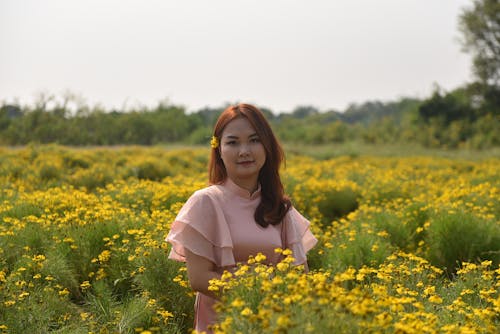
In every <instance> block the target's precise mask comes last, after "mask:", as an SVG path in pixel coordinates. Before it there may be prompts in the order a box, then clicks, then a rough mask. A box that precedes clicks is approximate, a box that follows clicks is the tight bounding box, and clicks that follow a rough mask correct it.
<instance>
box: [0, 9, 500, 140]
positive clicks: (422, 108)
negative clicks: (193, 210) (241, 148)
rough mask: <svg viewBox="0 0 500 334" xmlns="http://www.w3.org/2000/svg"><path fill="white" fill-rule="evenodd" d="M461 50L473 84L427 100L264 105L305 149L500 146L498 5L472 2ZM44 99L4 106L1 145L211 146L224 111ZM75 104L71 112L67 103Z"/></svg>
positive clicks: (285, 135)
mask: <svg viewBox="0 0 500 334" xmlns="http://www.w3.org/2000/svg"><path fill="white" fill-rule="evenodd" d="M459 29H460V31H461V33H462V45H463V47H464V49H465V50H466V51H467V52H469V53H470V54H471V55H472V68H473V73H474V76H475V77H474V81H473V82H471V83H467V84H464V85H463V86H461V87H458V88H456V89H454V90H452V91H448V92H445V91H443V90H442V89H440V88H439V87H436V88H435V90H434V92H433V93H432V95H431V96H430V97H428V98H425V99H416V98H411V97H406V98H401V99H399V100H397V101H390V102H381V101H368V102H365V103H362V104H352V105H350V106H349V107H348V108H347V109H346V110H344V111H343V112H339V111H336V110H318V109H317V108H315V107H314V106H298V107H296V108H295V109H294V110H293V111H292V112H290V113H280V114H275V113H274V112H273V111H272V110H269V109H267V108H264V107H262V108H261V109H262V110H263V111H264V113H265V114H266V116H267V117H268V119H269V120H270V122H271V124H272V126H273V127H274V129H275V130H276V132H277V134H278V136H279V138H280V139H281V140H282V141H284V142H289V143H303V144H327V143H342V142H348V141H363V142H366V143H373V144H378V143H395V142H398V143H419V144H421V145H423V146H425V147H447V148H458V147H469V148H488V147H494V146H500V130H499V129H500V38H499V36H500V3H499V2H498V0H473V1H472V5H471V6H470V7H468V8H465V9H464V10H463V11H462V13H461V14H460V17H459ZM72 99H74V97H71V96H66V97H65V98H64V99H63V101H62V102H57V101H56V100H55V99H54V98H53V97H47V96H41V98H40V99H39V101H38V102H37V103H35V106H31V107H30V106H24V107H21V106H19V105H10V104H6V103H4V104H3V105H0V144H2V145H25V144H28V143H58V144H62V145H128V144H136V145H155V144H162V143H186V144H207V143H208V141H209V138H210V137H211V129H212V127H213V124H214V122H215V120H216V118H217V116H218V115H219V113H220V112H221V111H222V110H223V109H224V107H225V106H221V107H220V108H204V109H201V110H198V111H196V112H192V113H187V112H186V110H185V109H184V108H183V107H181V106H176V105H173V104H170V103H167V102H160V103H159V104H158V106H156V107H154V108H146V107H142V108H136V109H135V110H130V111H127V112H124V111H117V110H111V111H110V110H104V109H103V108H99V107H94V108H89V107H88V106H86V105H84V104H82V103H77V102H78V101H75V100H73V101H72ZM71 102H73V104H75V105H77V108H76V110H72V109H70V108H69V107H68V105H69V104H70V103H71Z"/></svg>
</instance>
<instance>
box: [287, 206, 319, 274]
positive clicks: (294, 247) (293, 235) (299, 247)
mask: <svg viewBox="0 0 500 334" xmlns="http://www.w3.org/2000/svg"><path fill="white" fill-rule="evenodd" d="M284 223H285V245H286V248H288V249H290V250H291V251H292V252H293V255H292V256H293V257H294V258H295V261H294V264H296V265H299V264H304V263H305V262H306V261H307V255H306V254H307V252H308V251H309V250H310V249H311V248H313V247H314V246H315V245H316V243H317V242H318V240H317V239H316V238H315V237H314V235H313V234H312V233H311V231H310V229H309V225H310V224H311V223H310V222H309V221H308V220H307V219H306V218H305V217H304V216H302V215H301V214H300V213H299V212H298V211H297V210H296V209H295V208H294V207H292V208H291V209H290V210H289V211H288V213H287V214H286V216H285V220H284Z"/></svg>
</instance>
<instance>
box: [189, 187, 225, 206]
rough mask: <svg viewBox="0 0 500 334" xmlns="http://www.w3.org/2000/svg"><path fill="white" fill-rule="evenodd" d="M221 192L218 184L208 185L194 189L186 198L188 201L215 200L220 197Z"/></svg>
mask: <svg viewBox="0 0 500 334" xmlns="http://www.w3.org/2000/svg"><path fill="white" fill-rule="evenodd" d="M222 195H223V193H222V189H221V187H220V186H219V185H216V184H215V185H209V186H207V187H205V188H201V189H198V190H196V191H195V192H194V193H193V194H192V195H191V197H190V198H189V199H188V202H193V201H214V200H215V201H217V200H219V199H221V197H222Z"/></svg>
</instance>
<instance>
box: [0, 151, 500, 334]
mask: <svg viewBox="0 0 500 334" xmlns="http://www.w3.org/2000/svg"><path fill="white" fill-rule="evenodd" d="M208 150H209V149H208V148H203V149H199V148H197V149H194V148H191V149H188V148H186V149H184V148H178V149H168V150H167V149H163V148H159V147H153V148H141V147H122V148H93V149H71V148H66V147H60V146H51V145H50V146H29V147H25V148H19V149H11V148H0V184H1V187H0V333H47V332H54V333H187V332H190V327H191V325H192V319H193V303H194V297H193V296H194V295H193V293H192V291H191V290H190V288H189V287H188V285H187V281H186V273H185V269H184V266H183V265H182V264H179V263H177V262H174V261H170V260H168V259H167V254H168V251H169V245H168V244H166V243H165V242H164V238H165V236H166V235H167V233H168V231H169V225H170V222H172V220H173V219H174V217H175V216H176V214H177V212H178V210H179V209H180V207H181V206H182V204H183V203H184V201H185V200H186V199H187V198H188V197H189V196H190V195H191V194H192V193H193V192H194V191H195V190H197V189H199V188H201V187H203V186H205V185H206V165H207V159H208V152H209V151H208ZM499 166H500V158H482V159H476V160H474V161H472V160H464V159H452V158H436V157H426V156H420V157H380V156H379V157H377V156H364V155H363V156H358V157H354V156H340V157H336V158H331V159H325V160H319V159H313V158H310V157H306V156H300V155H293V156H289V157H288V159H287V166H286V169H284V170H283V172H282V176H283V182H284V184H285V188H286V191H287V193H288V194H289V195H290V197H291V199H292V202H293V203H294V205H295V207H297V209H298V210H299V211H301V212H302V213H303V214H304V215H305V216H306V217H308V218H310V220H311V222H312V227H311V228H312V230H313V233H314V234H315V235H316V236H317V238H318V239H319V243H318V245H317V246H316V247H315V248H314V249H313V250H312V251H311V252H310V253H309V267H310V272H308V273H304V271H303V270H301V268H297V267H292V266H290V262H291V260H292V259H291V258H290V254H289V253H288V251H287V250H281V249H278V250H276V251H277V252H283V253H284V254H285V255H286V256H285V258H284V260H283V262H281V263H280V264H278V265H277V266H275V267H268V266H265V265H263V264H260V262H261V261H262V255H256V256H255V257H254V258H251V259H249V261H248V263H244V264H241V265H240V267H239V268H238V269H237V270H236V271H235V272H233V273H227V274H225V275H224V276H223V278H222V279H221V280H219V281H214V282H212V288H213V289H214V290H220V291H223V294H222V302H221V304H220V305H219V306H218V307H219V312H220V314H221V322H220V324H219V325H218V328H216V332H219V333H361V332H364V333H498V332H499V331H500V294H499V290H500V266H499V265H500V172H499Z"/></svg>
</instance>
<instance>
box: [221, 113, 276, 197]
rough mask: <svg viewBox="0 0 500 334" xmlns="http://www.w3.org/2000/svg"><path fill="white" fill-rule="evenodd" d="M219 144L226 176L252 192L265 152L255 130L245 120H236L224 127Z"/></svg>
mask: <svg viewBox="0 0 500 334" xmlns="http://www.w3.org/2000/svg"><path fill="white" fill-rule="evenodd" d="M220 142H221V143H220V155H221V158H222V161H223V162H224V166H225V167H226V172H227V176H228V177H229V178H230V179H231V180H232V181H233V182H234V183H236V184H237V185H239V186H240V187H242V188H245V189H247V190H249V191H254V190H255V189H256V188H257V181H258V178H259V171H260V169H261V168H262V166H264V163H265V162H266V151H265V149H264V146H263V145H262V143H261V141H260V138H259V136H258V135H257V132H256V131H255V129H254V128H253V127H252V125H251V124H250V122H249V121H248V120H247V119H246V118H244V117H239V118H236V119H234V120H232V121H231V122H229V123H228V124H227V125H226V127H225V128H224V130H223V131H222V136H221V141H220Z"/></svg>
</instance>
